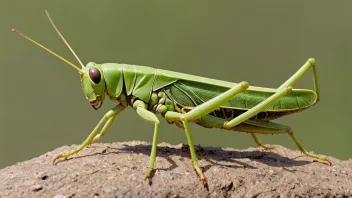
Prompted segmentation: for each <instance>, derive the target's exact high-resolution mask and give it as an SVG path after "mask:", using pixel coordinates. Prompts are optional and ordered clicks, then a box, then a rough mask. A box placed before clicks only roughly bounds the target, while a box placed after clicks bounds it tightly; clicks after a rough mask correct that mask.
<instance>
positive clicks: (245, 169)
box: [0, 142, 352, 198]
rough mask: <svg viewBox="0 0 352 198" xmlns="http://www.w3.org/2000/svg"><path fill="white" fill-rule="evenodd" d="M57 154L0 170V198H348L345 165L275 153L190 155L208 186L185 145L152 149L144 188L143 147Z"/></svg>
mask: <svg viewBox="0 0 352 198" xmlns="http://www.w3.org/2000/svg"><path fill="white" fill-rule="evenodd" d="M74 147H75V145H72V146H70V147H68V146H64V147H60V148H58V149H56V150H54V151H51V152H48V153H46V154H44V155H42V156H39V157H37V158H34V159H31V160H28V161H25V162H20V163H17V164H15V165H13V166H9V167H6V168H4V169H2V170H0V178H1V180H0V197H55V198H64V197H66V198H69V197H71V198H76V197H95V198H99V197H280V196H281V197H296V196H299V197H352V159H350V160H346V161H340V160H338V159H335V158H332V157H331V158H330V159H331V160H332V163H333V165H332V166H329V165H326V164H324V163H321V162H315V161H314V160H312V159H311V158H308V157H305V156H304V155H302V154H301V153H300V152H299V151H292V150H289V149H286V148H284V147H281V146H276V148H275V149H274V150H273V151H271V152H267V151H262V150H261V149H259V148H249V149H246V150H235V149H222V148H213V147H206V148H202V147H200V146H197V147H196V150H197V155H198V159H199V165H200V166H201V168H202V169H203V171H204V173H205V175H206V177H207V179H208V186H207V187H204V186H203V185H202V183H201V182H200V181H199V177H198V175H197V174H196V172H195V171H194V169H193V166H192V163H191V160H190V155H189V150H188V146H187V145H176V146H172V145H169V144H166V143H162V144H159V147H158V151H157V156H158V157H157V161H156V163H155V171H153V175H152V179H151V181H150V182H149V183H148V182H147V181H144V173H145V171H146V170H147V166H148V163H149V153H150V149H151V146H150V144H148V143H145V142H122V143H113V144H93V145H91V146H90V147H89V148H86V149H83V151H81V152H80V153H79V154H78V155H76V156H72V157H70V158H68V159H67V160H59V161H58V163H57V164H56V165H52V164H51V160H52V159H53V157H55V156H56V155H58V154H59V153H61V152H65V151H68V150H70V149H73V148H74Z"/></svg>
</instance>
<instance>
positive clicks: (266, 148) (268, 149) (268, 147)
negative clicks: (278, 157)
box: [263, 145, 275, 151]
mask: <svg viewBox="0 0 352 198" xmlns="http://www.w3.org/2000/svg"><path fill="white" fill-rule="evenodd" d="M263 148H264V150H266V151H271V150H274V149H275V146H264V145H263Z"/></svg>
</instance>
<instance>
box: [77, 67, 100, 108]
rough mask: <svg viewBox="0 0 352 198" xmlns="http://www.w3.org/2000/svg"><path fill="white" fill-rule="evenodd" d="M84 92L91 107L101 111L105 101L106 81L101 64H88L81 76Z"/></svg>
mask: <svg viewBox="0 0 352 198" xmlns="http://www.w3.org/2000/svg"><path fill="white" fill-rule="evenodd" d="M81 83H82V88H83V92H84V94H85V95H86V98H87V100H88V102H89V103H90V105H92V107H93V108H94V109H96V110H97V109H99V108H100V107H101V106H102V104H103V101H104V99H105V79H104V74H103V69H102V66H101V65H100V64H95V63H92V62H90V63H88V64H87V66H86V67H85V68H84V69H83V73H82V74H81Z"/></svg>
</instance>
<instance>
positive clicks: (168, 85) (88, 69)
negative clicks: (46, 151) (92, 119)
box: [14, 13, 331, 183]
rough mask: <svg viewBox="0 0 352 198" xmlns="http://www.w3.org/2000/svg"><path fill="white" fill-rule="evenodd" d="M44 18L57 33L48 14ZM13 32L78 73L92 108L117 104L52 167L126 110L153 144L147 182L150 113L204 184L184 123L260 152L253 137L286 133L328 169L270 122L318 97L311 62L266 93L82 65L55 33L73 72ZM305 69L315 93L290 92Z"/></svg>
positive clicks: (167, 74)
mask: <svg viewBox="0 0 352 198" xmlns="http://www.w3.org/2000/svg"><path fill="white" fill-rule="evenodd" d="M47 15H48V13H47ZM48 17H49V20H50V21H51V23H52V25H53V26H54V28H55V29H56V30H57V28H56V27H55V25H54V23H53V22H52V20H51V19H50V16H49V15H48ZM14 32H16V33H17V34H19V35H21V36H23V37H25V38H26V39H28V40H30V41H31V42H33V43H35V44H36V45H38V46H39V47H41V48H43V49H45V50H47V51H48V52H50V53H51V54H53V55H55V56H57V57H58V58H60V59H61V60H63V61H64V62H66V63H68V64H69V65H71V66H72V67H74V68H75V69H76V70H78V72H79V74H80V78H81V83H82V88H83V91H84V93H85V95H86V98H87V100H88V101H89V103H90V104H91V106H92V107H93V108H94V109H99V108H100V107H101V106H102V104H103V101H104V100H105V98H106V96H108V97H109V99H111V100H113V101H116V102H117V105H116V106H115V107H113V108H112V109H111V110H110V111H108V112H107V113H106V114H105V115H104V117H103V118H102V119H101V120H100V122H99V123H98V124H97V126H96V127H95V128H94V130H93V131H92V132H91V134H90V135H89V136H88V138H87V139H86V140H85V141H84V142H83V143H82V144H81V145H80V146H79V147H77V148H76V149H74V150H72V151H70V152H68V153H63V154H60V155H58V156H57V157H55V158H54V163H55V161H56V160H57V159H60V158H67V157H69V156H71V155H73V154H75V153H78V152H79V151H80V150H82V149H83V148H84V147H86V146H87V145H89V144H91V143H92V142H93V141H94V140H97V139H100V138H101V137H102V136H103V135H105V134H106V132H107V131H108V129H109V128H110V126H111V124H112V122H113V121H114V119H115V118H116V116H117V115H118V114H119V113H120V112H122V111H123V110H124V109H125V108H126V107H128V106H131V107H132V108H133V109H135V110H136V112H137V113H138V114H139V115H140V116H141V117H142V118H143V119H145V120H147V121H149V122H151V123H153V124H154V136H153V144H152V150H151V155H150V163H149V167H148V170H147V173H146V179H149V177H150V173H151V170H152V169H153V167H154V162H155V159H156V148H157V142H158V134H159V125H160V121H159V119H158V118H157V117H156V115H155V114H161V115H162V116H163V117H164V118H165V119H166V120H167V121H168V122H169V123H175V124H176V125H177V126H179V127H180V128H183V129H184V130H185V134H186V137H187V141H188V144H189V148H190V153H191V157H192V162H193V166H194V168H195V169H196V171H197V172H198V174H199V177H200V179H201V181H202V182H203V183H206V178H205V176H204V174H203V172H202V171H201V169H200V168H199V165H198V161H197V157H196V153H195V150H194V145H193V140H192V136H191V133H190V130H189V122H194V123H197V124H199V125H201V126H204V127H207V128H221V129H227V130H233V131H240V132H248V133H250V134H251V136H252V137H253V139H254V141H255V142H256V143H257V144H258V145H259V146H261V147H263V148H264V149H271V148H272V147H268V146H265V145H264V144H263V143H262V142H261V141H260V139H259V138H258V137H257V135H256V134H257V133H261V134H288V135H290V136H291V138H292V139H293V141H294V142H295V143H296V145H297V147H298V148H299V149H300V150H301V151H302V152H303V153H304V154H305V155H307V156H309V157H312V158H316V159H319V160H322V161H326V162H328V163H329V164H331V162H330V160H329V159H328V158H325V157H320V156H318V155H314V154H310V153H308V152H307V151H306V150H305V149H304V148H303V147H302V146H301V144H300V143H299V142H298V140H297V139H296V137H295V136H294V134H293V132H292V130H291V129H290V127H287V126H284V125H281V124H277V123H274V122H271V120H274V119H276V118H279V117H282V116H286V115H289V114H293V113H296V112H299V111H302V110H304V109H307V108H309V107H311V106H313V105H314V104H316V103H317V102H318V101H319V98H320V94H319V86H318V80H317V74H316V66H315V60H314V59H309V60H308V61H307V62H306V63H305V64H304V65H303V66H302V67H301V68H300V69H299V70H298V71H297V72H296V73H295V74H294V75H293V76H291V77H290V78H289V79H288V80H287V81H286V82H284V83H283V84H282V85H281V86H280V87H278V88H274V89H272V88H262V87H254V86H249V84H248V83H247V82H244V81H243V82H240V83H231V82H226V81H221V80H214V79H210V78H204V77H199V76H194V75H189V74H184V73H178V72H172V71H167V70H162V69H155V68H152V67H146V66H136V65H127V64H116V63H105V64H96V63H93V62H91V63H88V64H87V65H86V66H84V65H83V64H82V63H81V61H80V60H79V59H78V57H77V56H76V55H75V53H74V52H73V50H72V49H71V47H70V46H69V45H68V44H67V42H66V41H65V39H64V38H63V37H62V35H61V33H60V32H59V31H58V30H57V32H58V34H59V35H60V36H61V38H62V39H63V40H64V42H65V43H66V44H67V46H68V47H69V48H70V50H71V51H72V52H73V54H74V55H75V56H76V58H77V59H78V61H79V62H80V63H81V68H79V67H77V66H76V65H74V64H72V63H71V62H69V61H67V60H66V59H64V58H62V57H61V56H59V55H57V54H56V53H54V52H52V51H51V50H49V49H47V48H45V47H44V46H42V45H41V44H39V43H37V42H35V41H34V40H32V39H30V38H29V37H27V36H25V35H23V34H22V33H20V32H18V31H17V30H14ZM310 68H312V69H313V76H314V86H315V90H314V91H313V90H308V89H293V85H294V84H295V83H296V82H297V80H299V79H300V78H301V77H302V76H303V75H304V74H305V73H306V72H307V71H308V69H310ZM99 131H100V132H99ZM98 132H99V133H98Z"/></svg>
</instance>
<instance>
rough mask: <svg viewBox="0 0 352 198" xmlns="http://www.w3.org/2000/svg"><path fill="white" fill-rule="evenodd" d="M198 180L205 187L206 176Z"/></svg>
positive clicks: (206, 183) (206, 184)
mask: <svg viewBox="0 0 352 198" xmlns="http://www.w3.org/2000/svg"><path fill="white" fill-rule="evenodd" d="M200 181H201V182H202V184H203V185H204V187H207V186H208V182H207V178H205V177H203V178H200Z"/></svg>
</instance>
